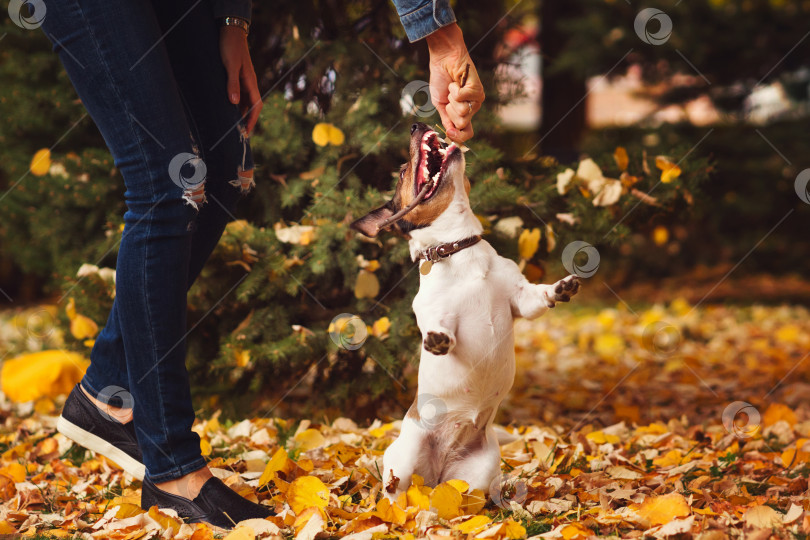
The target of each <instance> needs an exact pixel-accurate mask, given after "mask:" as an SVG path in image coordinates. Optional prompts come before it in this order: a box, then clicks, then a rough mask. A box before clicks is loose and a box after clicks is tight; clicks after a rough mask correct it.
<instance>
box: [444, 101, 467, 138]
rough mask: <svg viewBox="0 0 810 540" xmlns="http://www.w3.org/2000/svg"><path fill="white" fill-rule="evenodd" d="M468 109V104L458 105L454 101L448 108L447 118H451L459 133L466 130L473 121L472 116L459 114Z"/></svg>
mask: <svg viewBox="0 0 810 540" xmlns="http://www.w3.org/2000/svg"><path fill="white" fill-rule="evenodd" d="M462 106H463V107H462ZM466 107H467V104H466V103H458V102H454V101H453V100H451V101H450V104H449V105H448V106H447V116H448V117H450V120H451V121H452V122H453V125H454V126H456V128H457V129H458V130H459V131H461V130H464V129H465V128H466V127H467V126H468V125H469V124H470V120H472V115H470V114H461V113H459V110H463V108H466Z"/></svg>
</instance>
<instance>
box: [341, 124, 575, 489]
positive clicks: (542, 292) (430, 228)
mask: <svg viewBox="0 0 810 540" xmlns="http://www.w3.org/2000/svg"><path fill="white" fill-rule="evenodd" d="M464 168H465V160H464V154H463V152H462V151H461V149H460V148H459V147H458V146H456V145H455V144H452V143H451V144H449V145H448V144H446V143H445V142H443V141H442V140H441V139H440V138H439V136H438V134H437V133H436V132H435V131H433V130H431V129H430V128H429V127H428V126H426V125H425V124H422V123H417V124H414V125H413V126H411V142H410V160H409V161H408V162H407V163H405V164H404V165H403V166H402V168H401V170H400V173H399V182H398V183H397V187H396V193H395V194H394V197H393V199H392V200H390V201H389V202H388V203H386V204H385V205H383V206H382V207H380V208H377V209H376V210H373V211H372V212H370V213H369V214H368V215H366V216H364V217H362V218H360V219H358V220H357V221H355V222H354V223H352V227H353V228H354V229H356V230H358V231H360V232H361V233H363V234H365V235H366V236H369V237H374V236H376V235H377V234H378V233H379V232H380V231H381V230H383V229H385V228H388V227H394V228H396V229H398V230H399V231H400V232H402V233H403V234H405V235H407V236H408V237H409V246H410V252H411V257H412V259H413V260H419V264H420V267H419V270H420V273H421V274H422V275H421V277H420V284H419V292H418V293H417V295H416V298H414V300H413V310H414V313H415V314H416V322H417V324H418V325H419V329H420V331H421V333H422V354H421V358H420V364H419V382H418V392H417V394H418V395H417V397H416V400H415V401H414V403H413V405H411V407H410V409H409V410H408V413H407V415H406V417H405V419H404V420H403V421H402V428H401V430H400V435H399V437H398V438H397V439H396V441H394V442H393V443H392V444H391V446H389V447H388V449H387V450H386V451H385V455H384V457H383V464H384V469H383V482H384V485H385V491H386V496H387V497H389V499H392V500H393V499H395V498H396V497H397V496H398V495H399V494H400V493H401V492H402V491H404V490H406V489H407V488H408V486H409V485H410V483H411V475H413V474H418V475H420V476H421V477H423V478H424V480H425V484H426V485H430V486H435V485H437V484H439V483H441V482H444V481H447V480H451V479H454V478H458V479H461V480H464V481H466V482H467V483H468V484H469V485H470V488H471V489H482V490H484V491H485V492H486V491H487V490H488V489H489V487H490V484H491V483H492V482H493V480H494V479H495V478H496V477H499V476H500V473H501V466H500V464H501V454H500V448H499V445H498V437H497V434H496V432H495V430H494V428H493V425H492V423H493V421H494V419H495V413H496V412H497V410H498V406H499V405H500V403H501V401H502V400H503V399H504V397H506V393H507V392H508V391H509V389H510V388H511V387H512V383H513V382H514V378H515V341H514V335H513V331H512V326H513V321H514V319H515V317H525V318H527V319H534V318H536V317H539V316H540V315H542V314H543V313H545V312H546V311H547V310H548V309H549V308H553V307H554V305H555V303H557V302H568V301H569V300H570V299H571V296H573V295H574V294H576V293H577V291H578V290H579V280H578V278H577V277H576V276H574V275H571V276H568V277H566V278H565V279H562V280H560V281H558V282H557V283H554V284H553V285H533V284H531V283H529V282H528V281H527V280H526V278H525V277H524V276H523V274H522V273H521V271H520V269H519V268H518V265H517V264H515V263H514V261H511V260H509V259H506V258H504V257H501V256H499V255H498V254H497V252H496V251H495V250H494V249H493V248H492V246H491V245H490V244H489V243H488V242H486V241H485V240H482V239H481V233H482V230H483V228H482V226H481V223H480V222H479V221H478V218H477V217H475V214H474V213H473V211H472V208H470V201H469V192H470V181H469V180H468V179H467V177H466V175H465V174H464Z"/></svg>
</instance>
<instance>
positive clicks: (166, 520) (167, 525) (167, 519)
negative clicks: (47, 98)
mask: <svg viewBox="0 0 810 540" xmlns="http://www.w3.org/2000/svg"><path fill="white" fill-rule="evenodd" d="M147 513H148V514H149V517H150V518H152V519H154V520H155V521H157V522H158V524H159V525H160V528H161V529H162V530H163V531H164V532H165V531H167V530H169V529H171V530H172V531H174V532H175V533H176V532H179V531H180V525H181V524H182V523H181V522H180V521H177V520H176V519H174V518H173V517H171V516H168V515H166V514H164V513H163V512H161V511H160V510H158V508H157V506H153V507H152V508H150V509H149V512H147Z"/></svg>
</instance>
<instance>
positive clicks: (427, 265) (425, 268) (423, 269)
mask: <svg viewBox="0 0 810 540" xmlns="http://www.w3.org/2000/svg"><path fill="white" fill-rule="evenodd" d="M431 268H433V263H432V262H431V261H424V262H423V263H422V265H421V266H420V267H419V273H420V274H422V275H423V276H426V275H428V274H429V273H430V269H431Z"/></svg>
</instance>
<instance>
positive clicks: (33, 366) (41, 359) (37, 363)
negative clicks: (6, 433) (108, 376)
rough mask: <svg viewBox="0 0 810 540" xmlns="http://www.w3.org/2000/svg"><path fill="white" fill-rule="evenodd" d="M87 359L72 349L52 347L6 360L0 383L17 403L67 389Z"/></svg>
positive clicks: (76, 380)
mask: <svg viewBox="0 0 810 540" xmlns="http://www.w3.org/2000/svg"><path fill="white" fill-rule="evenodd" d="M89 365H90V362H89V361H88V360H86V359H85V358H84V357H83V356H82V355H80V354H78V353H74V352H68V351H60V350H52V351H42V352H37V353H31V354H25V355H22V356H18V357H16V358H12V359H11V360H6V361H5V362H4V363H3V368H2V371H0V386H1V387H2V390H3V392H4V393H5V394H6V396H8V398H9V399H11V400H12V401H15V402H17V403H22V402H26V401H32V400H35V399H39V398H41V397H46V396H47V397H56V396H58V395H61V394H67V393H69V392H70V391H71V390H72V389H73V387H74V386H76V383H77V382H79V381H80V380H81V378H82V376H83V375H84V372H85V371H86V370H87V367H88V366H89Z"/></svg>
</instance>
